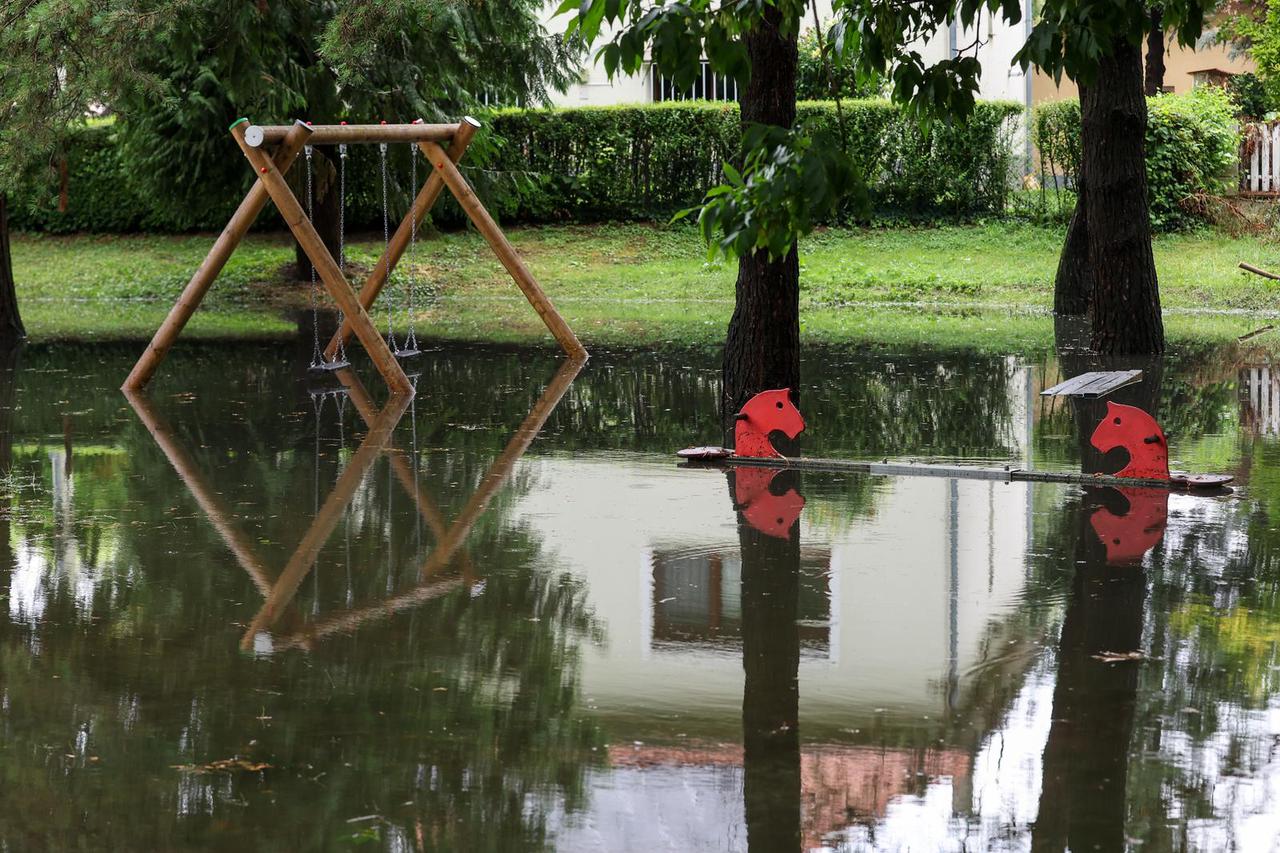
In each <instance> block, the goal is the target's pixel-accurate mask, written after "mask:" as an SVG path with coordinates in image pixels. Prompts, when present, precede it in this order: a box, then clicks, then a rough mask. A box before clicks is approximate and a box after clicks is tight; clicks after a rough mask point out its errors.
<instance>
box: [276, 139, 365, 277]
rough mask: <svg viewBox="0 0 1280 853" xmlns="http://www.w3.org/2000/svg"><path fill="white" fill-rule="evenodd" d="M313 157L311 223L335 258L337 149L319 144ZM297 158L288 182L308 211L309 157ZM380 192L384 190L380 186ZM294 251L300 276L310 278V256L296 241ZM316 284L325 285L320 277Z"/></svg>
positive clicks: (338, 227) (337, 235)
mask: <svg viewBox="0 0 1280 853" xmlns="http://www.w3.org/2000/svg"><path fill="white" fill-rule="evenodd" d="M312 158H313V163H312V174H311V192H312V204H313V207H314V214H313V216H312V221H311V224H312V225H314V226H315V229H316V232H317V233H319V235H320V239H321V240H323V241H324V245H325V248H327V249H328V250H329V252H330V254H332V255H333V257H334V260H338V250H339V242H340V236H341V220H340V218H339V217H340V215H341V211H340V210H339V209H338V170H337V168H336V167H335V165H334V164H335V162H336V161H337V159H338V151H337V148H335V147H334V146H331V145H325V146H317V147H316V149H315V151H314V153H313V154H312ZM296 162H297V165H296V166H295V167H294V168H293V169H290V170H289V171H290V181H289V185H290V187H292V189H293V191H294V192H295V193H296V194H297V196H298V201H299V202H301V203H302V209H303V210H304V211H305V210H306V209H307V172H306V169H307V161H306V158H305V157H299V158H298V159H297V161H296ZM378 192H381V188H379V189H378ZM293 251H294V259H295V261H296V262H297V266H298V279H299V280H300V281H310V280H311V259H310V258H308V257H307V253H306V252H304V251H302V247H301V246H300V245H298V244H297V242H296V241H295V242H294V246H293ZM316 286H317V287H321V288H322V287H323V285H322V284H320V283H319V282H318V281H317V284H316Z"/></svg>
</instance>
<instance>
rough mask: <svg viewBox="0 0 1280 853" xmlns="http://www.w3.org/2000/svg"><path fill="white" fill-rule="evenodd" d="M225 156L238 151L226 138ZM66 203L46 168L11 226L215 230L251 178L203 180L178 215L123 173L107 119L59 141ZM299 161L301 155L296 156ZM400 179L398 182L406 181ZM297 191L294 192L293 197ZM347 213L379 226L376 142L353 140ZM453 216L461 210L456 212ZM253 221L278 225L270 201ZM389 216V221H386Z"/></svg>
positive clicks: (364, 224)
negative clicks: (205, 196)
mask: <svg viewBox="0 0 1280 853" xmlns="http://www.w3.org/2000/svg"><path fill="white" fill-rule="evenodd" d="M227 142H228V151H227V156H228V157H232V156H234V157H237V158H238V157H240V154H239V152H238V151H237V150H236V149H235V146H234V145H231V144H230V143H231V140H230V138H228V140H227ZM396 149H398V150H395V151H394V152H393V154H392V158H393V159H392V164H391V166H390V169H389V171H390V174H391V175H392V176H393V181H394V178H395V177H396V176H403V177H406V178H407V177H408V174H409V167H408V159H407V153H406V152H405V151H404V150H403V146H396ZM66 151H67V202H68V203H67V210H66V212H65V213H63V212H59V210H58V197H59V191H60V186H59V180H58V177H57V175H56V174H55V173H54V171H53V170H52V169H51V170H49V172H48V174H47V178H46V180H43V181H38V182H33V183H30V184H28V185H27V186H26V187H25V188H23V189H22V190H21V191H20V192H19V193H16V194H15V196H14V198H13V199H12V202H13V203H12V204H11V208H10V213H11V215H10V221H11V223H12V225H13V227H14V228H17V229H22V230H27V231H43V232H47V233H51V234H70V233H77V232H85V231H87V232H106V233H128V232H134V231H147V232H156V233H176V232H185V231H215V230H221V229H222V227H223V226H224V225H225V224H226V222H227V219H228V218H230V216H231V214H232V212H234V211H235V209H236V207H237V206H238V205H239V204H240V200H241V199H243V198H244V194H245V192H246V191H247V190H248V188H249V185H250V182H251V180H252V178H253V175H252V174H251V172H250V170H249V168H248V166H247V164H246V166H245V170H244V180H243V181H242V182H241V183H238V184H235V185H232V186H210V187H207V188H206V192H207V193H209V195H210V196H211V197H212V203H211V204H210V206H209V208H208V210H207V212H205V213H203V214H201V215H199V216H185V217H182V218H179V217H176V216H172V215H166V214H164V213H163V212H160V211H157V210H156V208H155V206H154V205H152V204H151V203H149V201H148V200H147V196H146V193H145V192H144V191H143V190H141V189H140V188H139V187H137V186H135V184H134V182H132V181H131V180H130V176H129V172H128V169H127V166H126V164H125V163H124V162H123V160H122V157H121V155H120V148H119V146H118V145H117V140H116V130H115V128H114V126H113V125H111V124H102V125H95V126H90V127H85V128H82V129H81V130H79V131H78V132H76V134H75V135H74V136H73V137H72V138H71V140H70V141H69V142H68V144H67V146H66ZM298 160H299V163H301V162H302V158H301V157H299V158H298ZM418 168H419V174H418V178H419V180H420V181H421V180H423V179H425V177H426V170H427V169H428V165H427V164H426V161H425V160H419V163H418ZM407 183H408V182H407V181H406V182H405V185H406V187H407ZM299 197H301V195H300V196H299ZM347 201H348V206H347V218H348V221H349V223H350V224H351V227H352V228H353V229H376V230H381V228H382V186H381V165H380V161H379V156H378V151H377V147H376V146H372V145H362V146H352V148H351V156H350V158H349V160H348V174H347ZM406 206H407V196H406V195H405V194H404V190H403V189H402V188H399V187H397V186H395V185H394V183H393V185H392V207H393V215H396V216H397V218H398V217H399V216H403V215H404V210H405V208H406ZM454 215H455V217H456V216H460V213H455V214H454ZM258 226H259V227H260V228H277V227H281V221H280V218H279V215H278V214H277V213H276V212H275V208H274V207H273V206H272V205H267V209H266V210H265V211H264V212H263V214H262V216H261V217H259V220H258ZM394 226H395V222H394V220H393V222H392V227H393V228H394Z"/></svg>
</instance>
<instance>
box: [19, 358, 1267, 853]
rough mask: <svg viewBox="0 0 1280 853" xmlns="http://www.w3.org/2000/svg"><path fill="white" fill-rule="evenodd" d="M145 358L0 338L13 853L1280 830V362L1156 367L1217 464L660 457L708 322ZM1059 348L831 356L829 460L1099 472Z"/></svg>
mask: <svg viewBox="0 0 1280 853" xmlns="http://www.w3.org/2000/svg"><path fill="white" fill-rule="evenodd" d="M136 354H137V353H136V350H135V348H133V347H125V348H112V347H93V348H77V347H73V346H69V345H62V346H55V347H48V348H42V347H28V348H26V349H25V350H24V351H22V352H20V353H18V354H16V355H14V356H12V357H10V358H9V359H8V362H7V363H6V364H4V365H0V367H3V368H4V369H3V371H0V465H2V466H3V467H2V470H0V474H2V475H3V480H0V525H3V530H0V549H3V554H0V595H2V596H3V599H4V600H3V603H2V606H3V613H4V615H3V617H0V848H2V849H4V850H14V851H18V850H37V849H73V848H74V849H84V850H100V849H101V850H107V849H110V850H188V849H193V850H194V849H239V850H281V851H285V850H288V851H298V850H331V849H346V848H348V847H362V846H364V847H367V848H369V849H384V850H394V851H411V850H450V851H486V850H493V851H497V850H512V851H515V850H521V851H523V850H544V849H546V850H570V851H577V850H608V851H701V850H709V851H721V850H725V851H752V853H762V852H763V851H767V852H768V853H773V851H794V850H806V851H809V850H823V851H845V850H848V851H854V850H859V851H860V850H925V851H933V850H988V849H1010V850H1025V849H1035V850H1063V849H1068V848H1069V849H1071V850H1077V851H1079V850H1093V849H1097V850H1120V849H1124V848H1143V849H1148V850H1223V849H1239V850H1269V849H1275V846H1276V839H1277V837H1280V754H1278V753H1277V750H1280V656H1278V655H1277V642H1278V641H1280V441H1278V439H1277V434H1278V433H1280V374H1277V373H1274V372H1273V371H1272V368H1271V366H1270V362H1269V361H1268V359H1267V357H1266V356H1265V354H1257V353H1253V352H1250V351H1245V350H1240V349H1233V350H1230V351H1223V350H1207V351H1203V352H1181V353H1176V354H1173V355H1172V356H1171V357H1170V358H1168V359H1167V360H1166V361H1165V363H1164V364H1163V365H1162V366H1160V368H1159V369H1157V370H1153V371H1151V373H1150V374H1149V375H1150V376H1151V377H1152V379H1153V382H1152V383H1150V384H1153V385H1156V386H1158V387H1155V388H1152V389H1149V391H1150V396H1149V399H1150V400H1151V401H1152V402H1151V405H1154V406H1155V407H1156V408H1157V409H1158V412H1159V416H1160V418H1161V421H1162V423H1163V425H1164V427H1165V429H1166V431H1167V432H1170V433H1172V441H1171V443H1172V447H1173V453H1172V457H1173V461H1174V465H1175V467H1183V468H1187V469H1191V470H1197V471H1214V472H1228V473H1232V474H1234V475H1235V476H1236V477H1237V478H1238V481H1239V483H1240V488H1239V489H1238V490H1237V492H1236V494H1234V495H1233V496H1230V497H1192V496H1187V495H1179V494H1173V495H1170V494H1168V493H1165V492H1159V491H1151V490H1134V489H1129V490H1123V491H1121V490H1115V489H1097V488H1092V489H1085V488H1082V487H1078V486H1068V485H1059V484H1037V485H1029V484H1022V483H1012V484H1009V483H998V482H990V481H976V480H951V479H943V478H905V477H897V478H892V477H868V476H855V475H832V474H813V473H806V474H804V475H803V476H796V475H794V474H785V473H784V474H781V475H779V477H778V479H776V480H775V481H774V482H773V483H772V484H770V483H768V482H764V481H762V480H761V479H759V478H755V479H752V478H743V477H739V478H736V479H735V478H731V477H729V476H727V475H726V474H724V473H722V472H718V471H714V470H690V469H685V468H680V467H677V465H676V464H675V462H674V460H673V458H672V456H671V452H672V451H673V450H675V449H677V448H679V447H683V446H686V445H690V444H704V443H716V442H718V440H719V437H718V436H717V435H716V431H715V428H714V423H715V414H714V413H715V407H716V400H717V371H716V369H715V363H714V359H713V357H711V356H707V355H699V354H688V355H682V354H666V355H661V356H659V355H628V354H616V353H597V354H596V356H595V357H594V358H593V359H592V360H591V361H590V362H589V363H588V364H587V365H586V366H585V367H584V368H583V369H582V370H581V371H580V372H577V371H575V370H574V369H573V368H572V367H565V366H563V362H562V361H560V360H559V359H557V358H555V357H554V356H553V355H552V354H550V353H545V352H522V351H512V350H492V349H473V348H452V349H449V350H436V351H432V352H428V353H426V354H424V355H423V356H420V357H419V358H418V359H416V360H415V363H414V365H413V370H414V372H415V373H416V374H417V375H418V380H417V381H418V388H419V393H418V395H417V397H416V398H415V399H414V401H413V403H412V404H411V405H410V406H408V407H407V408H404V407H402V406H397V405H394V404H393V405H388V404H387V403H386V395H385V393H383V390H382V389H381V388H380V387H379V383H378V381H377V379H376V375H375V374H373V373H372V372H371V371H370V370H368V369H367V367H360V366H357V367H358V369H357V370H356V371H355V372H354V373H351V374H344V375H343V376H342V377H326V381H324V382H323V383H320V384H318V385H317V384H315V383H314V382H309V381H308V378H307V376H306V375H305V373H304V371H303V370H302V369H301V367H300V365H301V364H302V363H303V362H305V360H306V354H305V353H301V352H295V351H294V350H293V349H292V348H288V347H286V348H284V349H281V348H279V347H276V348H273V347H266V346H261V345H236V346H232V345H227V346H219V347H213V346H210V347H199V346H185V347H181V348H179V350H178V351H176V352H175V353H174V354H173V356H172V357H171V358H170V361H169V362H168V363H167V364H166V365H165V367H164V370H163V373H162V375H161V378H160V379H159V380H158V381H157V383H156V385H155V387H154V388H153V390H152V391H151V392H150V393H149V394H148V395H146V396H143V397H138V398H133V399H127V398H125V397H124V396H123V395H122V394H120V393H119V392H118V391H117V390H115V389H116V388H117V386H118V385H119V383H120V381H121V380H122V379H123V377H124V376H125V375H126V373H127V372H128V369H129V367H130V365H131V364H132V360H133V357H134V356H135V355H136ZM1061 374H1062V368H1061V367H1060V366H1059V365H1058V364H1057V363H1056V361H1054V360H1053V359H1051V358H1048V357H1046V358H1020V357H1013V356H1010V357H990V356H983V355H975V354H973V353H963V352H928V351H925V352H914V353H909V354H894V353H883V352H866V351H862V352H838V351H830V352H820V351H812V352H809V353H807V355H806V362H805V376H806V380H805V385H804V388H803V389H802V408H803V410H804V411H805V412H806V415H807V417H808V421H809V431H808V433H807V434H806V444H805V448H806V452H807V453H809V454H811V455H827V456H845V457H858V458H868V459H883V458H888V459H932V460H946V461H951V460H970V461H975V462H978V461H981V462H984V463H988V464H1013V465H1019V466H1031V467H1039V468H1054V469H1071V468H1076V467H1079V466H1080V465H1081V464H1082V459H1081V452H1082V450H1081V441H1080V430H1081V427H1080V425H1079V424H1077V423H1076V421H1077V420H1080V419H1081V418H1082V417H1083V416H1082V415H1079V413H1076V412H1073V410H1072V409H1071V407H1070V406H1064V405H1063V404H1062V403H1061V402H1059V403H1058V404H1056V405H1051V404H1050V403H1048V402H1044V401H1042V399H1041V398H1040V397H1039V396H1038V392H1039V390H1041V389H1042V388H1044V387H1047V386H1048V385H1051V384H1053V383H1054V382H1056V381H1057V380H1058V379H1059V378H1061ZM357 376H358V377H363V381H364V385H362V384H361V380H360V378H357ZM340 380H341V383H345V384H341V383H340ZM366 386H367V387H366ZM338 389H341V390H340V391H339V390H338ZM1088 429H1092V425H1089V426H1088ZM1104 462H1105V460H1104ZM1084 464H1086V465H1088V464H1102V463H1099V462H1097V460H1095V461H1094V462H1093V463H1090V462H1088V461H1087V460H1085V462H1084ZM1113 470H1114V469H1113ZM764 479H765V480H767V479H768V477H767V475H766V476H765V478H764Z"/></svg>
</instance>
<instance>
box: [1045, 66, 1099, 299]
mask: <svg viewBox="0 0 1280 853" xmlns="http://www.w3.org/2000/svg"><path fill="white" fill-rule="evenodd" d="M1084 92H1085V87H1084V86H1081V87H1080V97H1081V98H1082V99H1083V98H1084ZM1078 168H1079V173H1078V174H1077V175H1076V176H1075V178H1076V209H1075V211H1074V212H1073V213H1072V214H1071V223H1070V224H1069V225H1068V226H1067V240H1066V242H1065V243H1064V244H1063V246H1062V255H1061V257H1059V258H1058V273H1057V275H1056V276H1055V277H1054V280H1053V313H1054V314H1057V315H1058V316H1067V317H1075V316H1082V315H1084V314H1087V313H1089V303H1090V300H1091V299H1092V298H1093V269H1092V268H1091V267H1090V266H1089V223H1088V218H1087V216H1086V215H1085V210H1086V208H1087V204H1088V194H1089V189H1088V186H1089V185H1088V181H1087V180H1086V175H1085V167H1084V162H1083V158H1082V161H1081V163H1080V165H1079V167H1078Z"/></svg>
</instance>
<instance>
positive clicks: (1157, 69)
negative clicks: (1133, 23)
mask: <svg viewBox="0 0 1280 853" xmlns="http://www.w3.org/2000/svg"><path fill="white" fill-rule="evenodd" d="M1163 91H1164V11H1163V10H1162V9H1161V8H1160V7H1159V6H1153V7H1151V29H1150V30H1149V31H1148V32H1147V78H1146V93H1147V95H1158V94H1160V93H1161V92H1163Z"/></svg>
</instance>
